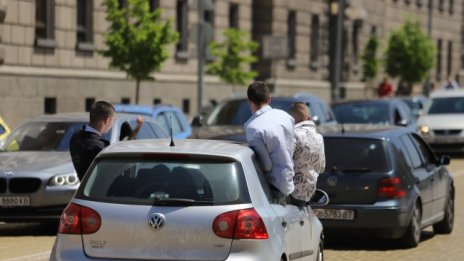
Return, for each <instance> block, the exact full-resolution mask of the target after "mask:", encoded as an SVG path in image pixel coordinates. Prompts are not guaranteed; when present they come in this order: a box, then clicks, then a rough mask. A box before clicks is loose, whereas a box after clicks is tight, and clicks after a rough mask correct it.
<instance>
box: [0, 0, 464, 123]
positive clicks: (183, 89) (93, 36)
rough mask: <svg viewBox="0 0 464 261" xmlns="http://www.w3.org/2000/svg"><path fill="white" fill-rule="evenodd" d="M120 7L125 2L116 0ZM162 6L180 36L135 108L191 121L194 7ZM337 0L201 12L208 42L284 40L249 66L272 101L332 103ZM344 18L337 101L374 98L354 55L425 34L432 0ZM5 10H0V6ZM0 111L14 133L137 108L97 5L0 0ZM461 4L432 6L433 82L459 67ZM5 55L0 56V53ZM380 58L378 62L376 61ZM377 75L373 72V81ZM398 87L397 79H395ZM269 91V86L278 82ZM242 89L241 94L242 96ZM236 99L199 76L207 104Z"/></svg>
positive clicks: (248, 3)
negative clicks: (51, 120) (409, 22)
mask: <svg viewBox="0 0 464 261" xmlns="http://www.w3.org/2000/svg"><path fill="white" fill-rule="evenodd" d="M120 1H122V0H120ZM147 1H150V3H151V6H152V7H154V8H156V7H158V6H159V7H162V8H163V10H164V12H163V17H164V18H165V19H171V20H172V22H173V26H174V27H175V28H176V29H177V30H178V31H179V33H180V35H181V37H180V42H179V43H178V44H174V45H172V46H170V47H169V52H170V53H171V57H170V58H169V59H168V60H167V61H166V63H165V64H164V65H163V67H162V70H161V72H159V73H155V74H154V76H155V78H156V81H145V82H142V84H141V92H140V103H142V104H153V103H159V102H161V103H169V104H173V105H176V106H178V107H180V108H182V109H183V110H184V112H185V113H186V114H187V115H188V116H190V117H192V116H194V115H195V114H196V113H197V110H196V108H197V64H198V61H197V59H196V44H195V42H194V41H193V38H194V37H192V35H193V33H192V32H193V29H192V28H193V27H194V25H195V24H196V23H197V21H198V11H197V10H196V8H195V5H196V1H197V0H147ZM336 2H338V0H212V6H210V8H209V9H208V10H207V12H206V13H205V14H204V18H205V20H206V22H207V23H208V24H210V25H211V28H212V35H213V37H214V39H216V40H221V39H222V31H223V30H224V29H226V28H228V27H231V26H233V27H238V28H240V29H242V30H245V31H248V32H249V33H250V35H251V37H252V38H253V39H254V40H256V41H258V42H260V43H262V41H263V38H264V37H265V36H269V35H272V36H281V37H286V39H287V41H288V43H289V44H288V47H287V50H286V57H283V58H281V59H277V60H269V59H265V58H264V57H263V55H262V54H263V52H262V49H260V50H259V51H258V52H257V55H258V56H259V57H260V61H259V62H258V63H256V64H254V65H253V66H252V67H253V69H255V70H257V71H258V72H259V73H260V76H259V77H258V79H261V80H265V81H268V82H269V83H271V84H272V86H274V92H275V93H276V94H278V95H289V94H293V93H296V92H311V93H314V94H317V95H319V96H320V97H322V98H323V99H325V100H327V101H330V98H331V85H330V77H331V75H330V72H331V70H330V68H331V61H332V59H331V57H332V55H331V51H332V50H333V49H332V48H333V38H332V37H333V35H334V33H333V25H334V17H335V16H334V15H333V13H332V12H333V10H332V9H333V8H334V7H335V6H334V5H335V3H336ZM346 3H347V11H346V12H345V13H346V18H345V19H344V21H343V27H344V33H343V35H344V37H343V43H344V45H343V52H342V53H343V59H342V60H343V65H342V75H341V76H342V77H341V80H342V83H341V85H342V87H343V97H345V98H348V99H350V98H363V97H370V95H371V94H370V93H366V91H365V86H366V84H365V83H363V82H361V76H362V67H361V60H360V56H361V53H362V49H363V47H364V44H365V42H366V41H367V39H368V37H369V35H370V34H377V35H378V36H379V37H380V39H381V50H383V49H384V48H385V45H386V39H388V35H389V33H390V32H391V31H392V30H394V29H396V28H397V27H398V26H400V24H401V23H402V22H404V20H405V19H406V17H408V16H411V17H415V18H416V19H418V20H419V21H420V23H421V25H422V27H423V28H424V30H427V21H428V0H422V1H421V0H346ZM2 6H3V7H2ZM2 12H3V14H5V15H4V20H3V21H2V20H1V19H0V61H1V60H2V58H3V63H2V64H1V65H0V114H1V115H2V117H3V118H4V119H5V120H6V121H7V123H9V125H11V126H12V127H15V126H17V124H19V123H20V122H21V121H23V120H24V119H26V118H30V117H34V116H36V115H39V114H43V113H60V112H71V111H84V110H86V109H87V108H88V107H89V105H90V104H91V103H92V102H93V101H95V100H99V99H104V100H108V101H110V102H113V103H121V102H134V101H135V82H134V81H132V80H129V79H127V77H126V75H125V74H124V73H123V72H119V71H116V70H113V69H109V68H108V64H109V61H108V59H106V58H103V57H102V56H101V55H99V54H98V52H97V51H98V50H101V49H104V41H103V33H104V32H105V30H106V29H107V27H108V23H107V22H106V21H105V15H106V13H105V10H104V8H103V7H102V0H0V18H1V17H2ZM462 18H463V3H462V2H461V1H452V0H434V9H433V23H432V24H433V27H432V38H433V40H434V42H435V44H436V46H437V49H438V50H441V51H440V52H438V54H437V58H439V60H440V61H441V62H439V63H437V66H436V67H435V68H434V70H432V71H431V73H432V79H434V80H435V81H436V82H437V83H439V82H441V81H443V80H444V79H445V78H447V77H448V75H451V76H456V75H459V72H460V70H461V68H462V65H461V64H462V62H461V55H462V52H461V49H462V40H461V39H462V38H463V33H462V27H463V19H462ZM2 53H3V54H2ZM381 56H382V54H381V52H379V53H378V57H379V58H381ZM380 77H382V74H379V78H380ZM393 80H395V79H393ZM274 84H275V85H274ZM244 90H245V89H243V91H241V93H242V94H243V93H244ZM231 95H234V89H232V88H231V87H230V86H227V85H225V84H223V83H222V82H221V81H220V80H219V79H218V78H217V77H214V76H208V75H207V76H205V87H204V90H203V96H204V97H203V103H207V102H208V101H210V100H216V101H220V100H222V99H224V98H227V97H230V96H231Z"/></svg>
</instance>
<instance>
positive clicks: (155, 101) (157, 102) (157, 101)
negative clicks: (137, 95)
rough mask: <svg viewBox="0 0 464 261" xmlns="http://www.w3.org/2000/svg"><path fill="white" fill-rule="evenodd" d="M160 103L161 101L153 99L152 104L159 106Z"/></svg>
mask: <svg viewBox="0 0 464 261" xmlns="http://www.w3.org/2000/svg"><path fill="white" fill-rule="evenodd" d="M160 103H161V99H159V98H155V99H153V104H154V105H156V104H160Z"/></svg>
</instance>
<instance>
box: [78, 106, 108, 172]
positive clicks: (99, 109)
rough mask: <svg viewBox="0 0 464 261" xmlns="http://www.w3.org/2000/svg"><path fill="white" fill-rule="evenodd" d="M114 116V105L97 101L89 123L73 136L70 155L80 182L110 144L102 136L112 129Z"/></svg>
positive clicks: (90, 113)
mask: <svg viewBox="0 0 464 261" xmlns="http://www.w3.org/2000/svg"><path fill="white" fill-rule="evenodd" d="M114 114H115V112H114V107H113V105H111V104H110V103H108V102H106V101H97V102H95V103H94V104H93V105H92V107H91V108H90V112H89V118H90V119H89V123H88V124H86V125H84V126H83V127H82V128H81V129H79V130H77V131H76V132H74V134H73V135H72V137H71V141H70V153H71V158H72V162H73V165H74V168H75V169H76V172H77V176H78V177H79V180H82V178H83V177H84V175H85V172H86V171H87V169H88V168H89V166H90V164H91V163H92V161H93V160H94V158H95V157H96V156H97V154H98V153H99V152H100V151H101V150H102V149H104V148H105V147H106V146H108V145H109V144H110V142H109V141H107V140H105V139H103V138H102V135H103V134H105V133H107V132H108V131H109V130H110V129H111V128H112V126H113V121H114Z"/></svg>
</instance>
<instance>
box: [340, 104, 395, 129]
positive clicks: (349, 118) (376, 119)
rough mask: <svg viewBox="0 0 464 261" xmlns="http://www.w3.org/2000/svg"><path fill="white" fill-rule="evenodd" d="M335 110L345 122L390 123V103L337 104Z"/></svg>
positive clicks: (341, 120)
mask: <svg viewBox="0 0 464 261" xmlns="http://www.w3.org/2000/svg"><path fill="white" fill-rule="evenodd" d="M333 111H334V113H335V116H336V118H337V120H338V121H339V122H343V123H371V124H384V125H388V124H390V120H389V113H388V105H387V104H384V103H361V104H351V103H346V104H336V105H334V106H333Z"/></svg>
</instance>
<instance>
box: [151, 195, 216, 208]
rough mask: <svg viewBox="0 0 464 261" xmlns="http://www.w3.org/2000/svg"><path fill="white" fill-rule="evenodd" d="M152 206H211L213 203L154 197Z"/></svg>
mask: <svg viewBox="0 0 464 261" xmlns="http://www.w3.org/2000/svg"><path fill="white" fill-rule="evenodd" d="M153 205H163V206H199V205H204V206H212V205H214V202H212V201H199V200H193V199H188V198H159V197H156V198H155V199H154V201H153Z"/></svg>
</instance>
